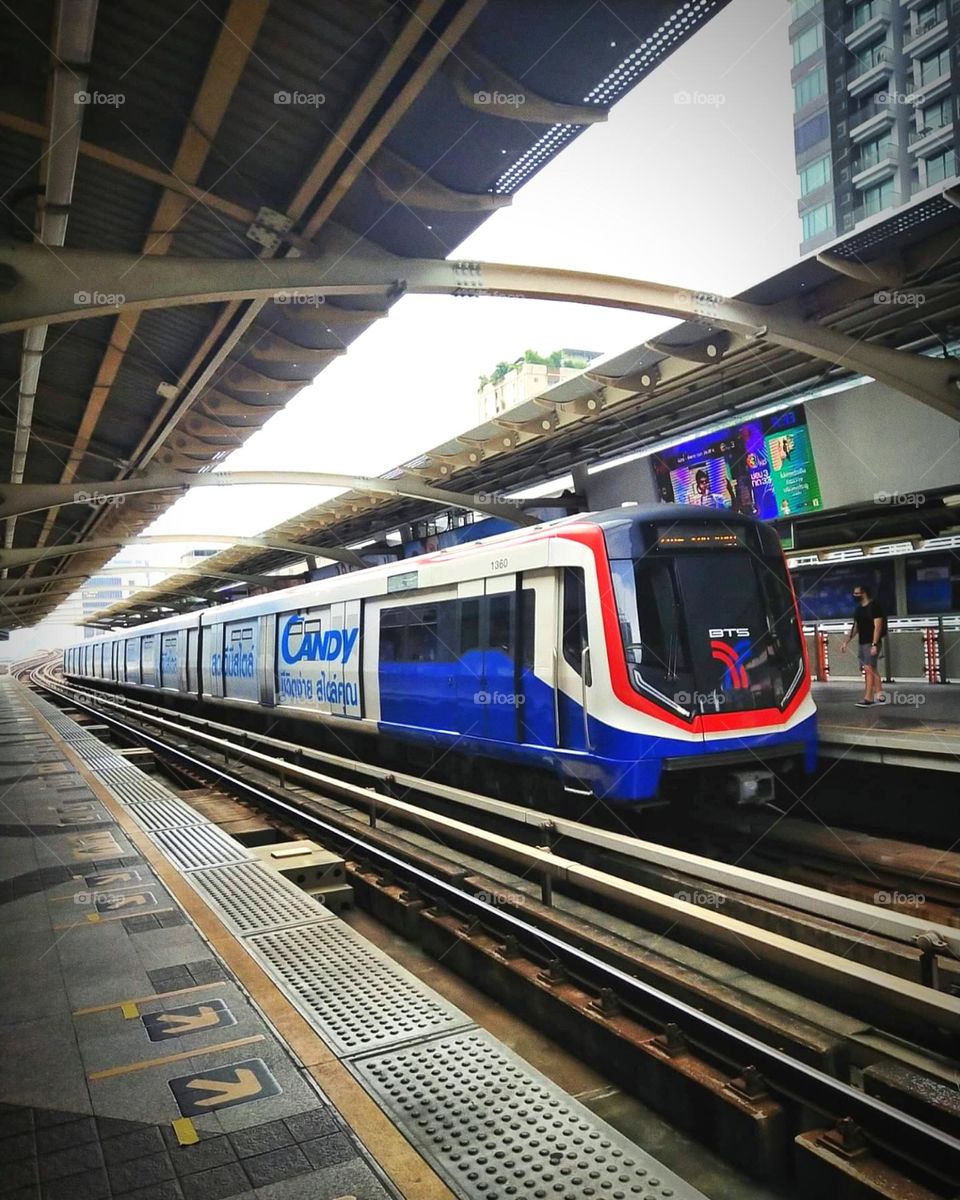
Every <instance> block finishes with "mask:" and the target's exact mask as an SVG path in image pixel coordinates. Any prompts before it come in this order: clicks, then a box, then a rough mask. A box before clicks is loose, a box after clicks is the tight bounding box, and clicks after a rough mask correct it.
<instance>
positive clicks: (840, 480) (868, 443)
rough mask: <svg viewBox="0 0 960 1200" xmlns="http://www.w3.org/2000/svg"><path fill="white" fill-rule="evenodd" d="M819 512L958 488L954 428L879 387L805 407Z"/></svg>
mask: <svg viewBox="0 0 960 1200" xmlns="http://www.w3.org/2000/svg"><path fill="white" fill-rule="evenodd" d="M806 410H807V425H808V428H809V430H810V442H811V445H812V446H813V454H814V460H815V462H816V464H817V475H818V476H819V479H820V491H821V493H822V495H823V506H824V508H836V507H838V506H840V505H844V504H863V503H868V502H870V501H873V500H874V499H875V498H876V499H878V500H881V502H882V499H881V494H884V495H886V496H904V495H910V494H911V493H923V492H925V491H933V490H935V489H937V488H944V487H960V424H958V423H957V421H956V420H954V419H953V418H951V417H947V416H944V414H943V413H940V412H937V411H936V409H933V408H930V406H929V405H927V404H921V403H920V402H919V401H917V400H911V399H910V398H909V397H907V396H904V395H903V393H902V392H897V391H894V390H893V388H889V387H886V386H885V385H884V384H880V383H868V384H864V386H863V387H859V388H852V389H851V390H850V391H847V392H837V393H836V394H835V395H833V396H823V397H821V398H820V399H819V400H813V401H811V402H810V403H809V404H807V405H806Z"/></svg>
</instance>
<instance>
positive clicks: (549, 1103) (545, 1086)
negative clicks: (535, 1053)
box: [350, 1030, 705, 1200]
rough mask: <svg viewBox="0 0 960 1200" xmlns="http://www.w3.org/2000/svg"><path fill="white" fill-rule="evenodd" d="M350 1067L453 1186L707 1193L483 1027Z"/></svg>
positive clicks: (640, 1196)
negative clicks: (565, 1091) (661, 1161)
mask: <svg viewBox="0 0 960 1200" xmlns="http://www.w3.org/2000/svg"><path fill="white" fill-rule="evenodd" d="M350 1067H351V1069H352V1070H353V1071H354V1072H355V1074H356V1075H357V1076H358V1078H360V1080H361V1081H362V1082H363V1084H364V1086H365V1087H366V1088H367V1089H368V1091H370V1092H371V1094H372V1095H373V1096H374V1097H375V1099H376V1100H377V1102H378V1103H379V1104H380V1105H381V1106H382V1107H383V1108H384V1109H385V1110H386V1112H387V1114H388V1115H389V1116H390V1117H391V1119H392V1120H393V1122H394V1123H395V1124H396V1125H397V1126H399V1128H400V1129H401V1130H402V1131H403V1132H404V1133H405V1134H406V1135H407V1138H408V1139H409V1140H410V1141H411V1142H412V1143H413V1145H414V1146H416V1148H417V1149H418V1150H419V1151H420V1153H421V1154H422V1155H423V1156H424V1157H425V1158H426V1159H427V1160H428V1161H429V1162H430V1163H431V1164H432V1165H433V1167H434V1168H435V1169H436V1171H437V1172H438V1173H439V1174H440V1175H442V1176H443V1177H444V1178H445V1179H446V1181H447V1182H448V1183H449V1184H450V1186H451V1188H452V1190H453V1191H454V1192H455V1193H456V1194H457V1195H458V1196H461V1197H469V1198H470V1200H506V1198H507V1197H513V1196H517V1197H534V1196H535V1197H549V1200H590V1198H591V1197H597V1198H598V1200H599V1198H603V1200H668V1198H670V1200H705V1198H704V1196H703V1194H702V1193H701V1192H699V1191H697V1190H696V1188H692V1187H691V1186H690V1185H689V1184H688V1183H686V1182H685V1181H684V1180H682V1179H680V1178H679V1177H678V1176H676V1175H674V1174H673V1172H672V1171H668V1170H666V1169H665V1168H664V1167H663V1166H662V1165H661V1164H660V1163H659V1162H657V1160H656V1159H655V1158H653V1157H651V1156H650V1155H648V1154H646V1153H645V1152H644V1151H643V1150H641V1149H640V1148H639V1147H637V1146H635V1145H633V1143H632V1142H629V1141H628V1140H627V1139H626V1138H624V1137H621V1135H620V1134H619V1133H617V1132H616V1130H615V1129H612V1128H611V1127H610V1126H609V1125H607V1124H606V1122H605V1121H601V1120H600V1118H599V1117H597V1116H595V1115H594V1114H593V1113H592V1112H590V1110H589V1109H587V1108H585V1107H584V1106H583V1105H582V1104H579V1103H578V1102H577V1101H576V1100H574V1099H572V1098H571V1097H570V1096H568V1095H566V1094H565V1093H564V1092H562V1091H560V1090H559V1089H558V1088H557V1087H555V1086H554V1084H552V1083H551V1082H550V1080H549V1079H547V1078H546V1077H545V1076H543V1075H541V1074H540V1073H539V1071H535V1070H534V1069H533V1068H532V1067H531V1066H529V1065H528V1064H527V1063H525V1062H524V1061H523V1060H522V1059H520V1058H518V1057H517V1056H516V1055H515V1054H512V1053H511V1052H510V1051H509V1050H507V1049H506V1048H505V1047H504V1046H502V1045H501V1044H500V1043H499V1042H497V1041H496V1040H495V1039H494V1038H492V1037H491V1036H490V1035H489V1034H487V1033H484V1032H482V1031H479V1030H474V1031H470V1032H465V1033H458V1034H454V1035H452V1036H450V1037H444V1038H439V1039H436V1040H434V1041H432V1042H429V1043H427V1044H425V1045H418V1046H408V1047H405V1048H403V1049H394V1050H388V1051H385V1052H384V1053H382V1054H376V1055H371V1056H369V1057H367V1058H362V1059H356V1060H354V1061H352V1062H351V1063H350Z"/></svg>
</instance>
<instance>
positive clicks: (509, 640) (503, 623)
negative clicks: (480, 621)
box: [487, 595, 514, 656]
mask: <svg viewBox="0 0 960 1200" xmlns="http://www.w3.org/2000/svg"><path fill="white" fill-rule="evenodd" d="M513 599H514V598H513V596H512V595H510V596H490V597H489V598H488V600H489V605H490V611H489V616H488V620H489V622H490V633H489V637H488V639H487V645H488V646H489V648H490V649H491V650H502V651H503V653H504V654H509V655H511V656H512V655H513V651H514V637H513Z"/></svg>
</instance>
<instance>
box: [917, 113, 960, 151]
mask: <svg viewBox="0 0 960 1200" xmlns="http://www.w3.org/2000/svg"><path fill="white" fill-rule="evenodd" d="M952 141H953V122H952V121H945V122H944V123H943V124H942V125H937V126H936V127H935V128H932V129H928V128H926V127H924V128H922V129H911V130H910V149H911V151H912V152H913V153H914V154H921V155H927V154H929V153H930V151H931V150H935V149H936V148H937V147H938V146H942V145H949V144H950V143H951V142H952Z"/></svg>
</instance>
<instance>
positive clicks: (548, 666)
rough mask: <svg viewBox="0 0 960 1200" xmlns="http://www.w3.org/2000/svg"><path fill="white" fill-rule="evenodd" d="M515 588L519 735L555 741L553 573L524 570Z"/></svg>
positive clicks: (538, 742) (548, 742)
mask: <svg viewBox="0 0 960 1200" xmlns="http://www.w3.org/2000/svg"><path fill="white" fill-rule="evenodd" d="M518 578H519V580H520V586H519V587H518V590H517V595H518V609H517V620H518V624H519V629H518V633H517V645H518V647H519V650H520V661H519V664H518V666H519V672H518V676H519V678H518V693H519V696H520V697H521V699H522V701H523V703H522V704H521V705H520V707H519V714H518V715H519V737H520V740H521V741H522V742H526V743H528V744H530V745H535V746H556V745H558V744H559V733H558V729H557V712H558V709H557V701H558V695H557V673H558V663H557V637H556V629H557V603H558V591H559V589H558V585H557V573H556V571H553V570H542V571H524V572H523V574H522V575H521V576H519V577H518Z"/></svg>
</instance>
